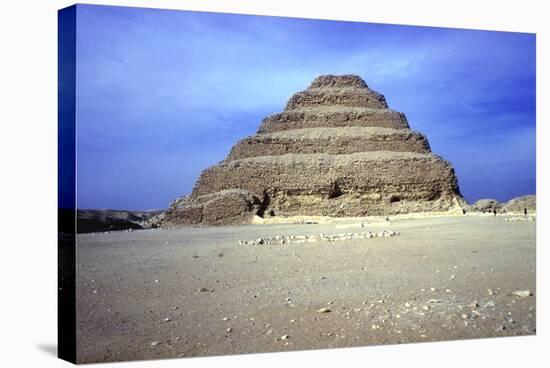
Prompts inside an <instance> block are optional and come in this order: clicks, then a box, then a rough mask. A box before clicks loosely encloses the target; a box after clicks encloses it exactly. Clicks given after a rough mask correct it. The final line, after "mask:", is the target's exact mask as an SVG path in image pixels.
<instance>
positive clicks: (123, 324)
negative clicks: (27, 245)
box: [77, 215, 536, 363]
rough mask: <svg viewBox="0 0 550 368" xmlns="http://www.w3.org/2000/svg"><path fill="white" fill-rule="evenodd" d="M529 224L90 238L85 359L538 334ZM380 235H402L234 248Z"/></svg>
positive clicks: (376, 222) (410, 221) (82, 337)
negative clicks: (272, 239)
mask: <svg viewBox="0 0 550 368" xmlns="http://www.w3.org/2000/svg"><path fill="white" fill-rule="evenodd" d="M531 219H532V218H531ZM510 220H513V221H510ZM361 224H363V226H364V227H361ZM535 226H536V225H535V221H526V220H525V218H522V217H521V216H500V215H499V216H497V217H493V216H492V215H491V216H487V215H475V216H446V217H442V216H440V217H423V218H390V221H385V220H384V219H363V221H357V219H348V220H345V219H344V220H339V221H332V222H331V221H328V222H327V223H323V224H269V225H257V224H256V225H244V226H225V227H203V228H182V229H174V230H169V229H149V230H134V231H129V232H112V233H94V234H82V235H79V236H78V252H77V316H78V318H77V339H78V340H77V342H78V343H77V346H78V351H77V360H78V362H80V363H85V362H98V361H99V362H102V361H119V360H137V359H159V358H175V357H193V356H208V355H220V354H241V353H258V352H277V351H290V350H303V349H322V348H334V347H351V346H366V345H377V344H398V343H411V342H426V341H441V340H453V339H465V338H483V337H493V336H514V335H532V334H535V332H536V318H535V317H536V309H535V304H536V303H535V300H536V292H535ZM383 230H393V231H398V232H399V235H398V236H393V237H381V238H378V237H374V238H370V239H360V240H347V241H338V242H330V241H318V242H314V243H309V242H304V243H292V244H282V245H239V244H238V242H239V240H253V239H256V238H259V237H267V236H276V235H313V234H319V233H324V234H336V233H342V232H361V231H373V232H379V231H383Z"/></svg>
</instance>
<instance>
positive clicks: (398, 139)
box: [163, 75, 462, 226]
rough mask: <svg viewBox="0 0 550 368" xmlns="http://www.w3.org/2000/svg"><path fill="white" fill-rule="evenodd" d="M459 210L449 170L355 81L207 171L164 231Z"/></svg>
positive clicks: (342, 79)
mask: <svg viewBox="0 0 550 368" xmlns="http://www.w3.org/2000/svg"><path fill="white" fill-rule="evenodd" d="M461 201H462V196H461V195H460V191H459V188H458V182H457V178H456V176H455V172H454V170H453V168H452V166H451V165H450V164H449V162H447V161H445V160H443V159H442V158H440V157H439V156H437V155H434V154H433V153H432V152H431V149H430V145H429V143H428V140H427V138H426V137H425V136H424V135H423V134H421V133H419V132H415V131H413V130H411V129H410V127H409V124H408V122H407V119H406V117H405V115H404V114H402V113H400V112H396V111H393V110H391V109H389V108H388V105H387V103H386V99H385V98H384V96H383V95H381V94H379V93H378V92H375V91H373V90H371V89H370V88H369V87H368V86H367V84H366V83H365V82H364V81H363V80H362V79H361V78H360V77H358V76H355V75H342V76H334V75H325V76H320V77H318V78H316V79H315V80H314V81H313V82H312V83H311V85H310V86H309V87H308V88H307V89H306V90H304V91H302V92H298V93H296V94H294V95H293V96H292V97H291V98H290V100H289V101H288V103H287V105H286V107H285V109H284V111H283V112H281V113H278V114H275V115H272V116H269V117H267V118H265V119H264V120H263V121H262V123H261V125H260V127H259V129H258V131H257V134H255V135H253V136H250V137H247V138H244V139H242V140H241V141H239V142H238V143H237V144H236V145H235V146H234V147H233V148H232V149H231V151H230V153H229V155H228V156H227V158H226V159H225V160H223V161H221V162H220V163H218V164H216V165H214V166H212V167H210V168H208V169H206V170H204V171H203V172H202V174H201V175H200V177H199V179H198V181H197V183H196V185H195V187H194V189H193V191H192V193H191V194H190V195H189V196H185V197H182V198H179V199H177V200H176V201H174V202H173V203H172V204H171V206H170V208H169V209H168V210H167V211H166V213H165V217H164V220H163V225H167V226H173V225H193V224H213V225H220V224H242V223H249V222H251V220H252V218H253V217H254V216H255V215H257V216H260V217H270V216H285V217H290V216H308V215H309V216H334V217H343V216H369V215H393V214H399V213H411V212H442V211H449V210H456V209H457V208H460V205H459V203H460V202H461Z"/></svg>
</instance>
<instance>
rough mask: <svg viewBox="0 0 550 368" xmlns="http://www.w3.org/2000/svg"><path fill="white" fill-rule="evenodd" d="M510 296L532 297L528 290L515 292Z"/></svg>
mask: <svg viewBox="0 0 550 368" xmlns="http://www.w3.org/2000/svg"><path fill="white" fill-rule="evenodd" d="M512 294H514V295H516V296H519V297H520V298H526V297H528V296H529V295H532V294H531V291H530V290H516V291H514V292H513V293H512Z"/></svg>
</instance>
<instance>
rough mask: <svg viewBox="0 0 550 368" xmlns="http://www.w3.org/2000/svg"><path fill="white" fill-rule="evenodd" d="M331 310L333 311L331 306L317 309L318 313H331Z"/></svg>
mask: <svg viewBox="0 0 550 368" xmlns="http://www.w3.org/2000/svg"><path fill="white" fill-rule="evenodd" d="M330 312H332V310H331V309H330V308H327V307H323V308H321V309H318V310H317V313H330Z"/></svg>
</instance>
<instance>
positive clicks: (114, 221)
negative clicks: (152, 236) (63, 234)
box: [77, 209, 163, 233]
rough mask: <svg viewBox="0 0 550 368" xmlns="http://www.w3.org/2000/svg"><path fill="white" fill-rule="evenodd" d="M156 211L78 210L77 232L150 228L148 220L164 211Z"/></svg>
mask: <svg viewBox="0 0 550 368" xmlns="http://www.w3.org/2000/svg"><path fill="white" fill-rule="evenodd" d="M162 212H163V211H161V210H154V211H125V210H111V209H106V210H78V211H77V232H78V233H94V232H105V231H117V230H128V229H133V230H135V229H146V228H149V227H150V225H149V224H148V220H150V219H151V218H152V217H154V216H156V215H158V214H160V213H162Z"/></svg>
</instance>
